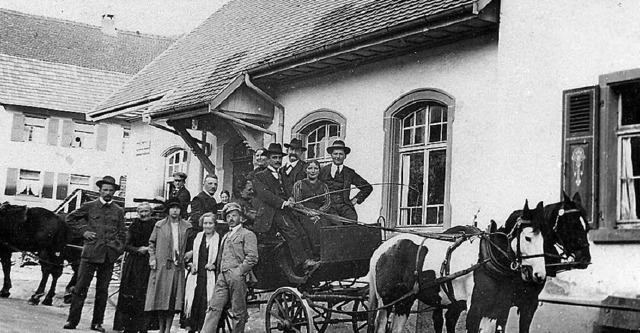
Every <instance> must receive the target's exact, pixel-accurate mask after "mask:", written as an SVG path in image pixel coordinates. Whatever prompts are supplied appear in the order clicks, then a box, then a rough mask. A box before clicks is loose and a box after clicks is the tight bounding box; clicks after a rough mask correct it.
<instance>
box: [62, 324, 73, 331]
mask: <svg viewBox="0 0 640 333" xmlns="http://www.w3.org/2000/svg"><path fill="white" fill-rule="evenodd" d="M62 328H64V329H65V330H75V329H76V325H74V324H72V323H69V322H67V323H66V324H64V326H62Z"/></svg>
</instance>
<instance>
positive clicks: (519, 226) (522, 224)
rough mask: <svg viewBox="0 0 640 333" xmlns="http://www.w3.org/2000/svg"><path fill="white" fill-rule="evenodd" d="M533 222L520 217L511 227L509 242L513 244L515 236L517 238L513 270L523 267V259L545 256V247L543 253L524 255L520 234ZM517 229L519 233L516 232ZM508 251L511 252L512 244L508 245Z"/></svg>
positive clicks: (508, 236)
mask: <svg viewBox="0 0 640 333" xmlns="http://www.w3.org/2000/svg"><path fill="white" fill-rule="evenodd" d="M531 224H532V223H531V222H530V221H525V220H523V219H522V217H518V220H516V224H515V225H514V226H513V228H512V229H511V231H510V232H509V234H507V244H509V245H510V244H511V241H512V240H513V239H514V238H515V239H516V244H517V245H516V253H515V257H512V258H511V266H510V267H511V269H512V270H514V271H515V270H517V269H519V268H521V267H522V260H524V259H531V258H539V257H544V256H545V253H544V249H543V252H542V253H538V254H531V255H526V256H524V255H522V250H521V247H520V234H521V233H522V230H523V229H524V228H526V227H529V226H531ZM516 230H517V234H515V233H516ZM508 251H509V253H511V252H512V251H513V250H512V249H511V246H509V247H508Z"/></svg>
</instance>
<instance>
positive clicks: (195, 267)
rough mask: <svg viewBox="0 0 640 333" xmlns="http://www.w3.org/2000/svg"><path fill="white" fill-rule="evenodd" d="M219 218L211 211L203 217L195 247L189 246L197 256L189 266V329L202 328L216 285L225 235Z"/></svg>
mask: <svg viewBox="0 0 640 333" xmlns="http://www.w3.org/2000/svg"><path fill="white" fill-rule="evenodd" d="M215 217H216V215H214V214H213V213H211V212H209V213H205V214H203V215H202V216H201V217H200V221H199V222H200V227H201V228H202V231H201V232H199V233H198V234H197V235H196V236H195V238H194V239H193V243H192V247H191V249H188V250H191V251H192V255H191V256H192V258H193V262H192V263H191V264H188V265H187V267H188V268H189V275H188V276H187V286H186V296H185V307H184V313H185V320H186V324H187V327H189V328H190V329H189V332H196V331H197V332H199V331H200V330H202V324H203V323H204V317H205V314H206V312H207V308H208V304H209V300H211V296H212V295H213V287H214V286H215V285H216V271H217V270H216V259H217V255H218V248H219V246H220V239H221V237H220V235H218V233H217V232H216V231H215V226H216V224H215Z"/></svg>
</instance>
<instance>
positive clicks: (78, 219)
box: [66, 199, 127, 263]
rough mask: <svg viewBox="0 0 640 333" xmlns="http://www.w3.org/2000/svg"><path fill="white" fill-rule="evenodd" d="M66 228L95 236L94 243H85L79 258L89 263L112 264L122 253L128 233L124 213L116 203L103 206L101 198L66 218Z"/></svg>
mask: <svg viewBox="0 0 640 333" xmlns="http://www.w3.org/2000/svg"><path fill="white" fill-rule="evenodd" d="M66 222H67V225H68V226H69V228H71V229H72V230H73V232H74V233H75V234H77V235H82V234H84V232H85V231H92V232H95V233H96V238H95V239H93V240H87V239H85V240H84V246H83V247H82V259H86V260H88V261H89V262H92V263H104V262H107V263H114V262H116V260H117V259H118V257H119V256H120V255H121V254H122V253H123V252H124V246H125V240H126V237H127V230H126V228H125V225H124V211H123V210H122V208H120V207H119V206H118V205H117V204H116V203H115V202H113V201H112V202H111V203H109V204H108V205H103V204H102V202H101V201H100V199H98V200H94V201H91V202H87V203H85V204H83V205H82V206H81V207H80V208H78V209H76V210H74V211H73V212H71V213H69V215H67V217H66Z"/></svg>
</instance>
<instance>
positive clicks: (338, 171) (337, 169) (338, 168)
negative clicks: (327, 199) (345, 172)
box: [333, 167, 341, 178]
mask: <svg viewBox="0 0 640 333" xmlns="http://www.w3.org/2000/svg"><path fill="white" fill-rule="evenodd" d="M340 171H341V170H340V167H336V174H335V175H333V178H337V177H338V174H339V173H340Z"/></svg>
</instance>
